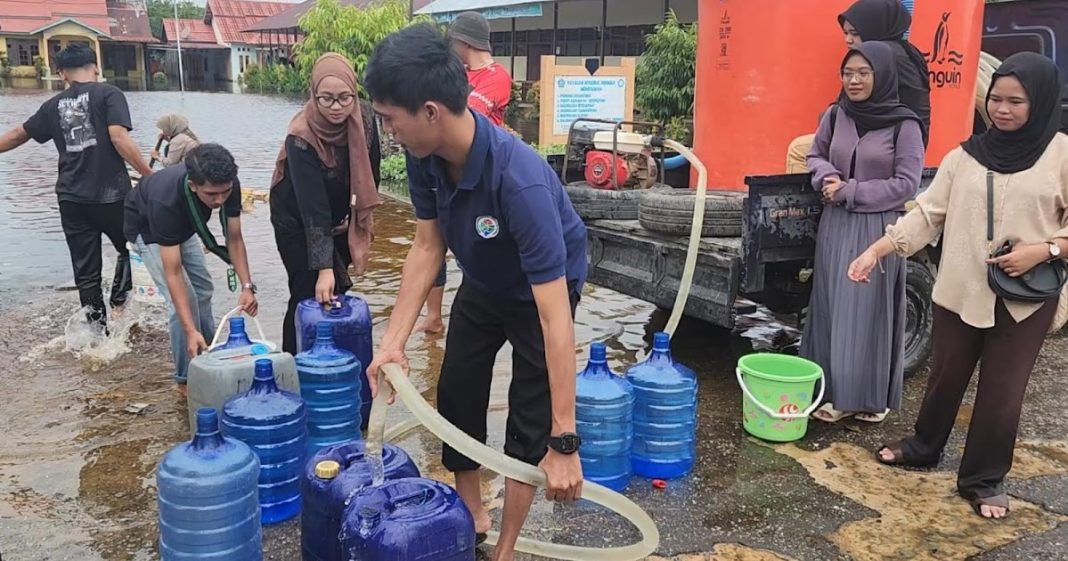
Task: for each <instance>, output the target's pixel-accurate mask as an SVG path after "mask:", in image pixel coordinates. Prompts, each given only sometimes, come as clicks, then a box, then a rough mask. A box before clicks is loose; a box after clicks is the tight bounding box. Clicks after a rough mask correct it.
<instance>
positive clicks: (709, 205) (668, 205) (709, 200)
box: [638, 187, 745, 238]
mask: <svg viewBox="0 0 1068 561" xmlns="http://www.w3.org/2000/svg"><path fill="white" fill-rule="evenodd" d="M696 200H697V196H696V195H695V194H694V192H693V191H690V190H689V189H672V188H670V187H664V188H661V187H654V188H653V189H650V190H648V191H645V192H644V193H642V196H641V199H640V200H639V202H638V221H639V222H641V225H642V227H643V228H645V229H646V230H649V231H650V232H658V233H661V234H672V235H676V236H685V235H689V233H690V230H691V229H692V227H693V226H692V224H693V205H694V201H696ZM744 202H745V195H743V194H741V193H723V192H718V193H711V192H709V193H708V194H707V195H706V198H705V219H704V223H703V227H702V229H701V236H702V237H706V238H707V237H732V236H740V235H742V205H743V203H744Z"/></svg>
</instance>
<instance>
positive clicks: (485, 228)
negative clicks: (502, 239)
mask: <svg viewBox="0 0 1068 561" xmlns="http://www.w3.org/2000/svg"><path fill="white" fill-rule="evenodd" d="M475 231H476V232H478V235H480V236H482V238H483V239H486V240H490V239H493V238H496V237H497V234H499V233H501V227H500V225H499V224H497V219H496V218H494V217H492V216H479V217H478V218H476V219H475Z"/></svg>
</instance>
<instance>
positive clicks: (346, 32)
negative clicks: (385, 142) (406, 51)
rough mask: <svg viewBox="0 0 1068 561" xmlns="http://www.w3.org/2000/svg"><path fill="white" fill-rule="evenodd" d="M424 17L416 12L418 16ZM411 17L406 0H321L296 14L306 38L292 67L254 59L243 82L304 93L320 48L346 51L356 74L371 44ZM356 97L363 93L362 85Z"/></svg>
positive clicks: (257, 87) (252, 86) (259, 87)
mask: <svg viewBox="0 0 1068 561" xmlns="http://www.w3.org/2000/svg"><path fill="white" fill-rule="evenodd" d="M424 19H425V18H422V17H420V18H417V20H416V21H423V20H424ZM412 21H413V20H412V19H411V18H409V17H408V3H407V2H405V1H404V0H385V1H384V2H381V3H378V4H375V5H374V6H372V7H370V8H361V9H356V8H355V7H354V6H342V5H341V4H340V3H339V2H338V0H319V2H318V3H317V4H316V5H315V7H314V8H312V9H311V10H309V11H308V12H307V13H305V14H304V15H303V16H301V18H300V22H299V23H300V27H301V29H303V30H304V41H303V42H302V43H300V44H299V45H297V46H296V47H295V50H296V57H295V59H296V66H289V65H285V64H271V65H268V66H266V67H260V66H258V65H255V64H253V65H250V66H249V67H247V68H246V69H245V72H244V74H243V75H242V76H241V81H242V83H243V84H244V85H245V86H247V87H248V88H249V89H251V90H252V91H256V92H260V93H286V94H299V93H304V92H307V91H308V86H309V82H310V80H311V69H312V65H314V64H315V60H316V59H317V58H319V57H320V56H322V55H323V54H324V53H340V54H342V55H344V56H345V58H347V59H349V61H350V62H352V64H353V67H354V68H355V69H356V75H357V76H360V75H362V73H363V68H364V66H365V65H366V64H367V59H368V58H370V56H371V51H372V50H373V49H374V47H375V45H377V44H378V42H379V41H381V40H382V39H385V37H386V35H389V34H390V33H393V32H394V31H398V30H400V29H402V28H404V27H406V26H408V25H409V24H410V23H412ZM360 96H361V97H363V98H365V99H366V97H367V94H366V92H364V91H363V89H362V88H361V89H360Z"/></svg>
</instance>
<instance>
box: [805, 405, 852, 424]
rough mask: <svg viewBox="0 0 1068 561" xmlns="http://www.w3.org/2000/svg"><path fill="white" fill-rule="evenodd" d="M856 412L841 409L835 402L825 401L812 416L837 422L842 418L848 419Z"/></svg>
mask: <svg viewBox="0 0 1068 561" xmlns="http://www.w3.org/2000/svg"><path fill="white" fill-rule="evenodd" d="M853 415H854V414H853V413H850V412H848V411H839V410H837V409H835V408H834V404H833V403H824V404H823V405H822V406H821V407H820V408H819V409H817V410H816V412H815V413H813V414H812V418H813V419H816V420H817V421H823V422H824V423H837V422H838V421H841V420H842V419H848V418H849V417H852V416H853Z"/></svg>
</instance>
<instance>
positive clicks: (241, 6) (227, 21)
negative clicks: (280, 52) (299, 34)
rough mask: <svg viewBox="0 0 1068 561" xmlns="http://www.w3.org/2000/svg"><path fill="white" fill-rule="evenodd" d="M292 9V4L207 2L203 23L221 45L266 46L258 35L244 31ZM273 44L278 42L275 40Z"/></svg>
mask: <svg viewBox="0 0 1068 561" xmlns="http://www.w3.org/2000/svg"><path fill="white" fill-rule="evenodd" d="M292 7H293V4H291V3H284V2H263V1H259V0H208V7H207V10H205V12H204V21H205V22H207V23H209V24H210V25H211V26H212V27H213V28H214V29H215V35H216V38H217V39H218V41H219V42H221V43H225V44H231V43H244V44H251V45H259V44H266V43H267V42H268V41H267V39H266V38H261V37H260V34H259V33H245V32H244V30H245V29H248V28H249V27H251V26H253V25H255V24H256V23H257V22H259V21H260V20H262V19H264V18H267V17H270V16H273V15H275V14H278V13H281V12H284V11H286V10H288V9H289V8H292ZM274 42H276V43H277V42H278V41H277V38H275V41H274Z"/></svg>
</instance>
